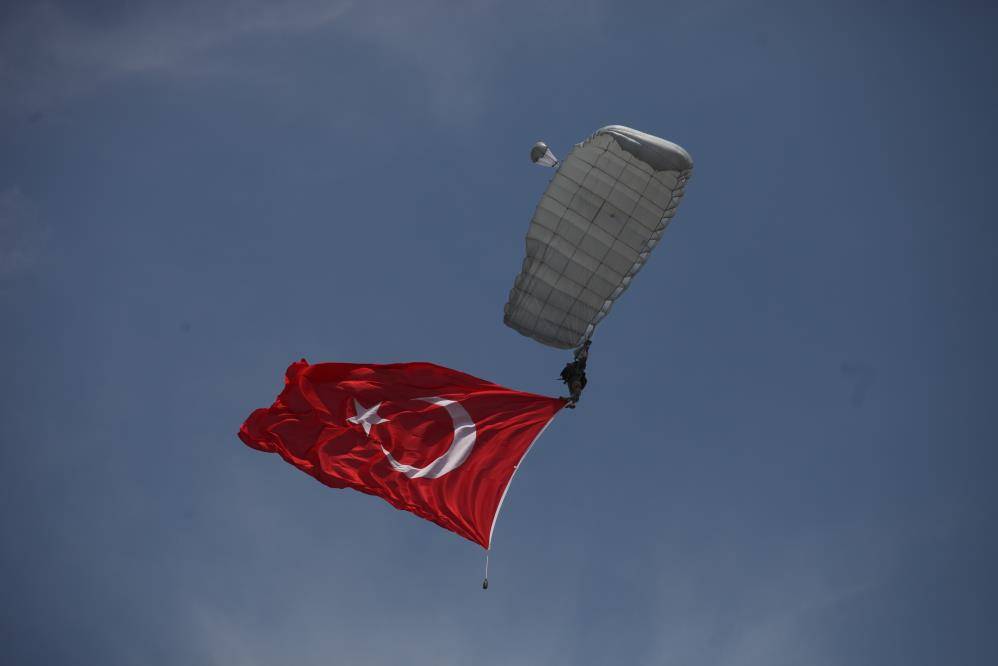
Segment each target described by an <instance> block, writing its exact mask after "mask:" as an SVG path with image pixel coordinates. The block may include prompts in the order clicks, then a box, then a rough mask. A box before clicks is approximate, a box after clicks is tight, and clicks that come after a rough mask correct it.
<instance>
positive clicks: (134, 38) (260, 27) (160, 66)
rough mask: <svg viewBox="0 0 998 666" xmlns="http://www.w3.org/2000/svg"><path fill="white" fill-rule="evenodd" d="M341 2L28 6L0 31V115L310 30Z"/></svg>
mask: <svg viewBox="0 0 998 666" xmlns="http://www.w3.org/2000/svg"><path fill="white" fill-rule="evenodd" d="M349 7H350V2H348V1H346V0H285V1H284V2H266V1H264V0H230V1H229V2H212V3H199V2H177V3H165V4H162V3H159V4H156V3H150V4H146V5H140V6H138V7H136V6H133V5H128V6H127V10H122V11H118V12H115V11H94V12H93V14H94V15H86V12H80V11H78V10H77V9H75V8H72V7H71V5H70V4H68V3H67V4H62V3H56V2H46V3H34V4H26V5H25V6H24V7H23V8H21V9H19V10H13V11H12V12H11V13H10V15H8V16H7V17H5V18H4V19H3V22H2V24H0V99H2V100H4V101H3V102H2V103H0V109H2V110H5V111H8V112H20V113H37V109H38V108H40V107H45V106H48V105H50V104H53V103H55V102H57V101H60V100H62V99H65V98H67V97H71V96H73V95H76V94H79V93H82V92H86V91H88V90H91V89H93V88H94V87H95V86H97V85H99V84H100V83H101V82H103V81H107V80H111V79H114V78H116V77H119V76H122V75H126V74H130V73H135V72H144V71H155V70H167V71H169V70H174V69H176V68H178V67H180V66H182V65H184V64H185V63H186V62H188V61H189V60H190V59H191V58H193V57H194V56H197V55H199V54H201V53H204V52H205V51H207V50H209V49H211V48H214V47H217V46H219V45H222V44H225V43H227V42H230V41H232V40H235V39H237V38H240V37H243V36H246V35H250V34H256V33H268V32H281V31H285V32H286V31H292V32H294V31H307V30H315V29H318V28H321V27H323V26H326V25H328V24H329V23H331V22H333V21H334V20H336V19H337V18H338V17H340V16H341V15H342V14H343V13H344V12H345V11H346V10H347V9H349Z"/></svg>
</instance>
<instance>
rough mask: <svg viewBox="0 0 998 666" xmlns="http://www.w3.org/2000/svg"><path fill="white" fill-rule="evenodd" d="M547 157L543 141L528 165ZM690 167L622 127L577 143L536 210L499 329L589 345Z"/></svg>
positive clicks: (678, 154) (560, 344) (565, 344)
mask: <svg viewBox="0 0 998 666" xmlns="http://www.w3.org/2000/svg"><path fill="white" fill-rule="evenodd" d="M541 146H543V148H541ZM535 154H536V155H537V157H535ZM547 155H550V156H551V158H552V159H553V158H554V155H553V154H551V153H550V150H549V149H548V148H547V145H545V144H543V143H542V142H538V143H537V144H535V146H534V149H533V150H532V151H531V158H532V160H533V161H534V162H539V163H540V162H541V160H540V159H538V158H540V157H547ZM555 164H557V162H555ZM692 171H693V159H692V158H691V157H690V155H689V153H687V152H686V151H685V150H684V149H683V148H682V147H680V146H678V145H676V144H674V143H672V142H670V141H666V140H665V139H661V138H659V137H656V136H652V135H651V134H645V133H644V132H639V131H637V130H634V129H631V128H628V127H623V126H621V125H610V126H607V127H604V128H602V129H600V130H599V131H597V132H596V133H595V134H594V135H593V136H591V137H590V138H589V139H587V140H585V141H583V142H582V143H580V144H578V145H576V146H575V147H574V148H573V149H572V151H571V152H570V153H569V154H568V156H567V157H566V158H565V159H564V161H562V162H561V163H560V165H559V166H558V170H557V172H556V173H555V175H554V177H553V178H552V179H551V182H550V183H548V187H547V190H546V191H545V192H544V195H543V196H542V197H541V200H540V203H538V205H537V209H536V210H535V211H534V216H533V219H532V220H531V222H530V228H529V230H528V231H527V239H526V257H525V258H524V260H523V267H522V269H521V271H520V274H519V275H518V276H517V277H516V280H515V282H514V284H513V288H512V290H511V291H510V293H509V301H508V302H507V303H506V306H505V309H504V312H505V316H504V318H503V321H504V322H505V323H506V325H507V326H509V327H511V328H513V329H515V330H516V331H518V332H520V333H522V334H523V335H526V336H528V337H531V338H533V339H535V340H537V341H538V342H541V343H543V344H545V345H548V346H551V347H556V348H559V349H572V348H574V347H578V346H579V345H581V344H583V343H584V342H585V341H586V340H588V339H589V338H590V337H591V336H592V334H593V330H594V329H595V328H596V324H598V323H599V322H600V321H601V320H602V319H603V318H604V317H605V316H606V315H607V313H608V312H609V311H610V308H611V307H612V306H613V303H614V302H615V301H616V300H617V298H619V297H620V295H621V294H622V293H623V292H624V290H626V289H627V287H628V286H629V285H630V283H631V280H632V279H633V278H634V276H635V275H636V274H637V272H638V271H639V270H641V268H642V266H644V264H645V262H646V261H647V260H648V257H649V255H650V254H651V251H652V249H654V247H655V246H656V245H657V244H658V242H659V239H661V237H662V233H663V232H664V231H665V228H666V227H667V226H668V224H669V222H670V221H671V220H672V217H673V215H675V212H676V208H677V207H678V206H679V202H680V200H681V199H682V197H683V189H684V188H685V186H686V182H687V181H688V180H689V178H690V175H691V174H692Z"/></svg>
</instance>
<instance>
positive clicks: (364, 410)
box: [347, 398, 391, 435]
mask: <svg viewBox="0 0 998 666" xmlns="http://www.w3.org/2000/svg"><path fill="white" fill-rule="evenodd" d="M353 406H354V408H355V410H354V411H356V412H357V415H356V416H351V417H349V418H348V419H347V421H349V422H350V423H356V424H358V425H362V426H364V434H365V435H370V434H371V426H373V425H378V424H379V423H387V422H388V421H390V420H391V419H383V418H381V417H380V416H378V408H379V407H381V403H380V402H379V403H378V404H376V405H375V406H374V407H364V406H363V405H362V404H360V403H359V402H357V398H354V399H353Z"/></svg>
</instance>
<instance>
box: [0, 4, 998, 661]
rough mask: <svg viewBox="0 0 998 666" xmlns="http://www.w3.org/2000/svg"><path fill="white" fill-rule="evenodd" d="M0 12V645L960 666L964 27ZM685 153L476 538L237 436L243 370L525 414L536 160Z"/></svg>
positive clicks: (978, 52)
mask: <svg viewBox="0 0 998 666" xmlns="http://www.w3.org/2000/svg"><path fill="white" fill-rule="evenodd" d="M875 5H876V6H872V5H871V4H870V3H852V2H825V3H800V2H785V3H743V2H700V3H664V2H655V3H625V2H615V3H610V2H600V1H598V0H593V1H589V2H575V3H570V2H549V3H538V2H491V1H487V0H480V1H477V2H467V3H445V2H429V3H423V2H420V3H407V2H369V3H362V2H355V3H350V2H342V3H338V2H319V1H318V0H286V1H285V2H281V3H277V4H274V3H266V2H249V1H236V0H229V1H226V2H212V3H199V2H187V1H183V2H170V3H167V2H160V3H153V2H149V3H137V4H131V3H129V4H126V3H117V2H91V3H87V4H86V5H85V6H83V5H80V4H76V3H62V2H41V3H33V4H31V5H27V4H22V3H14V4H12V5H5V6H4V7H3V8H2V9H0V322H2V325H0V367H2V369H3V376H4V377H6V378H7V381H6V382H5V383H4V384H3V388H2V389H0V461H2V470H3V472H2V473H3V483H2V484H0V488H2V491H0V492H2V499H3V501H2V502H0V518H2V525H3V531H2V534H3V536H2V539H0V546H2V547H0V565H2V566H0V570H2V571H3V572H4V574H5V575H4V577H3V598H4V600H5V603H4V604H3V609H2V611H0V612H2V614H3V616H2V619H0V628H2V632H3V633H2V635H0V636H2V641H0V657H2V659H0V660H2V661H3V662H4V663H16V664H52V663H101V664H176V663H185V664H234V663H237V664H275V663H295V664H330V663H332V664H341V663H342V664H394V663H399V662H401V661H405V662H407V663H426V664H470V663H474V664H497V665H498V664H524V665H527V664H608V663H623V664H670V665H672V664H676V665H685V664H716V665H723V666H756V665H758V666H778V665H780V664H795V665H799V664H811V665H824V664H829V665H832V664H849V665H855V664H877V665H878V666H881V665H885V664H897V665H899V666H901V665H904V666H911V665H913V664H926V665H932V666H938V664H941V663H952V664H991V663H994V662H995V660H996V658H998V642H996V640H995V637H994V632H993V624H994V622H995V619H996V617H998V604H996V602H995V593H996V587H998V586H996V575H995V573H994V566H993V563H994V562H995V561H998V539H996V536H995V530H994V520H993V513H994V507H995V504H996V491H995V489H994V476H995V473H994V470H995V469H996V468H998V466H996V462H998V461H996V454H995V448H994V444H995V436H994V430H995V426H996V420H998V417H996V416H995V411H994V396H995V386H994V384H995V380H994V377H995V376H996V374H995V373H996V370H998V367H996V366H998V363H996V360H998V359H996V353H995V351H994V342H993V341H994V340H995V339H998V314H996V308H995V284H996V281H995V270H994V263H995V252H996V247H998V243H996V241H998V237H996V236H998V232H996V231H995V229H996V226H995V214H994V204H993V189H994V185H993V183H994V181H995V178H996V176H998V167H996V165H995V162H994V160H993V158H992V157H991V156H992V155H994V153H995V149H996V148H998V140H996V138H998V137H996V129H995V123H994V118H995V117H998V94H996V92H995V86H994V65H993V63H994V62H995V60H996V56H998V47H996V46H995V44H996V43H998V39H996V37H998V29H996V28H998V12H996V11H995V9H994V8H993V7H989V6H988V4H987V3H970V2H967V3H951V4H948V5H945V6H943V5H939V4H929V3H900V2H887V3H875ZM607 124H624V125H628V126H631V127H635V128H638V129H641V130H643V131H647V132H651V133H653V134H657V135H660V136H663V137H665V138H668V139H670V140H673V141H675V142H677V143H679V144H681V145H683V146H684V147H685V148H687V149H688V150H689V151H690V153H691V154H692V155H693V158H694V161H695V169H694V176H693V179H692V181H691V183H690V185H689V187H688V189H687V196H686V198H685V199H684V201H683V204H682V206H681V207H680V210H679V213H678V215H677V217H676V219H675V221H674V223H673V224H672V226H671V227H670V229H669V231H668V232H667V233H666V236H665V238H664V241H663V243H662V245H661V246H660V247H659V248H658V249H657V250H656V253H655V255H654V256H653V257H652V260H651V261H650V263H649V265H648V266H647V267H646V268H645V270H644V271H643V272H642V273H641V275H640V276H639V278H638V279H637V280H635V282H634V285H633V286H632V288H631V289H630V290H629V291H628V292H627V294H626V295H625V296H624V297H623V298H622V299H621V301H620V302H619V303H618V305H617V306H616V307H615V309H614V311H613V313H612V315H611V316H610V317H608V318H607V320H606V321H605V322H604V323H603V324H601V326H600V328H599V330H598V331H597V334H596V336H595V340H594V343H593V349H592V358H591V362H590V378H591V382H590V386H589V388H588V389H587V392H586V396H585V399H584V401H583V403H582V404H581V405H580V408H579V409H577V410H575V412H569V413H564V414H562V415H560V416H559V417H558V418H557V419H556V421H555V423H554V424H553V425H552V426H551V427H550V428H549V429H548V431H547V432H546V433H545V435H544V437H543V439H542V440H541V441H540V442H539V443H538V444H537V445H536V446H535V447H534V448H533V449H532V450H531V453H530V455H529V457H528V458H527V459H526V461H525V464H524V466H523V468H522V469H521V471H520V473H519V474H518V475H517V478H516V480H515V482H514V484H513V486H512V488H511V490H510V493H509V496H508V497H507V500H506V502H505V504H504V507H503V514H502V516H501V517H500V520H499V523H498V525H497V527H496V532H495V537H494V550H493V557H492V562H491V567H490V574H491V575H490V578H491V581H492V585H491V586H490V589H489V590H488V591H487V592H483V591H482V590H481V588H480V586H479V581H480V578H481V568H482V557H481V551H480V549H478V548H477V547H475V546H473V545H472V544H470V543H467V542H465V541H464V540H462V539H460V538H459V537H456V536H455V535H453V534H450V533H448V532H445V531H443V530H441V529H439V528H437V527H435V526H433V525H431V524H429V523H426V522H424V521H421V520H419V519H417V518H415V517H413V516H411V515H409V514H405V513H402V512H398V511H395V510H394V509H392V508H391V507H389V506H388V505H387V504H386V503H384V502H381V501H378V500H377V499H374V498H371V497H367V496H364V495H361V494H359V493H352V492H349V491H333V490H330V489H327V488H325V487H323V486H321V485H320V484H318V483H315V482H314V481H312V480H310V479H309V478H307V477H306V476H304V475H303V474H301V473H300V472H297V471H296V470H294V469H292V468H291V467H289V466H287V465H285V464H284V463H282V462H281V461H280V460H278V459H277V458H276V457H274V456H268V455H264V454H261V453H258V452H256V451H252V450H250V449H248V448H247V447H245V446H244V445H243V444H241V443H240V442H239V441H238V440H237V438H236V436H235V432H236V430H237V429H238V426H239V424H240V423H241V422H242V420H243V419H244V418H245V417H246V416H247V415H248V414H249V412H250V410H252V409H253V408H255V407H259V406H264V405H267V404H269V403H270V402H271V401H272V399H273V398H274V396H275V395H276V393H277V391H278V389H279V388H280V385H281V377H282V373H283V371H284V368H285V367H286V366H287V364H288V363H289V362H291V361H293V360H296V359H298V358H301V357H305V358H307V359H309V360H310V361H312V362H319V361H334V360H335V361H349V362H365V361H368V362H393V361H408V360H425V361H432V362H436V363H440V364H443V365H447V366H450V367H454V368H456V369H459V370H462V371H465V372H469V373H472V374H475V375H478V376H481V377H483V378H486V379H489V380H492V381H496V382H499V383H502V384H505V385H507V386H510V387H513V388H518V389H523V390H528V391H536V392H541V393H547V394H556V393H558V392H559V391H560V388H561V387H560V385H559V384H557V382H556V381H555V377H556V376H557V373H558V371H559V370H560V368H561V365H562V364H563V363H564V361H565V360H566V354H564V353H561V352H557V351H555V350H551V349H548V348H544V347H542V346H540V345H538V344H536V343H534V342H532V341H530V340H528V339H526V338H523V337H521V336H519V335H517V334H516V333H514V332H513V331H511V330H510V329H507V328H506V327H504V326H503V325H502V323H501V320H502V305H503V303H504V302H505V298H506V295H507V292H508V289H509V287H510V285H511V284H512V279H513V277H514V276H515V274H516V271H517V270H518V267H519V262H520V260H521V257H522V252H523V235H524V233H525V231H526V227H527V224H528V221H529V219H530V215H531V212H532V210H533V207H534V205H535V204H536V201H537V198H538V197H539V195H540V193H541V192H542V191H543V189H544V187H545V185H546V183H547V179H548V178H549V177H550V172H547V171H544V170H542V169H539V168H537V167H534V166H532V165H530V163H529V161H528V157H527V155H528V152H529V149H530V146H531V144H532V143H533V142H534V141H536V140H537V139H541V138H543V139H544V140H546V141H547V142H548V143H549V144H550V145H551V146H552V148H553V149H554V150H555V152H557V153H559V154H562V155H563V154H564V153H565V152H567V150H568V149H569V147H570V146H571V145H572V144H573V143H574V142H576V141H579V140H581V139H583V138H585V137H586V136H588V135H589V134H590V133H592V132H593V131H594V130H595V129H597V128H598V127H601V126H603V125H607Z"/></svg>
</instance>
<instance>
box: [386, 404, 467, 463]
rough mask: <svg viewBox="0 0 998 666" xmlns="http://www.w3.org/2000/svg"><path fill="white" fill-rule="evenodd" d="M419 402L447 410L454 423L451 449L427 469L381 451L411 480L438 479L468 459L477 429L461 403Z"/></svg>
mask: <svg viewBox="0 0 998 666" xmlns="http://www.w3.org/2000/svg"><path fill="white" fill-rule="evenodd" d="M417 400H422V401H423V402H428V403H430V404H433V405H436V406H437V407H443V408H444V409H446V410H447V413H448V414H449V415H450V418H451V421H452V422H453V423H454V440H453V441H452V442H451V444H450V447H449V448H448V449H447V450H446V451H444V453H443V455H441V456H440V457H439V458H437V459H436V460H434V461H433V462H431V463H430V464H429V465H427V466H426V467H413V466H412V465H405V464H403V463H400V462H399V461H397V460H395V458H393V457H392V454H391V453H389V452H388V449H386V448H385V447H383V446H382V447H381V450H382V451H383V452H384V454H385V457H386V458H388V462H389V464H390V465H391V466H392V467H393V468H394V469H395V471H396V472H402V473H403V474H405V475H406V476H407V477H409V478H410V479H438V478H440V477H441V476H443V475H444V474H446V473H447V472H452V471H454V470H455V469H457V468H458V467H460V466H461V463H463V462H464V461H465V460H467V459H468V455H469V454H471V450H472V449H473V448H475V439H476V438H477V437H478V432H477V430H476V429H475V422H474V421H472V420H471V416H470V415H469V414H468V412H467V411H465V409H464V407H462V406H461V403H459V402H456V401H454V400H447V399H446V398H436V397H434V398H417Z"/></svg>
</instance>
